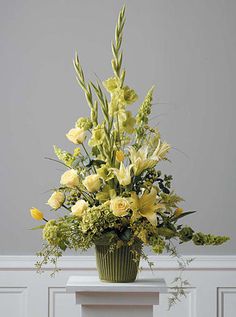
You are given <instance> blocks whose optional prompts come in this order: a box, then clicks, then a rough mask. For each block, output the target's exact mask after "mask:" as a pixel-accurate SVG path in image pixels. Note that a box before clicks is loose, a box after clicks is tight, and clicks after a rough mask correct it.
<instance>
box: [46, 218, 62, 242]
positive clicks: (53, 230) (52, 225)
mask: <svg viewBox="0 0 236 317" xmlns="http://www.w3.org/2000/svg"><path fill="white" fill-rule="evenodd" d="M58 233H59V230H58V226H57V222H56V220H49V221H48V222H47V223H46V225H45V227H44V229H43V239H44V240H47V241H48V243H49V244H52V245H58V242H60V238H59V236H58Z"/></svg>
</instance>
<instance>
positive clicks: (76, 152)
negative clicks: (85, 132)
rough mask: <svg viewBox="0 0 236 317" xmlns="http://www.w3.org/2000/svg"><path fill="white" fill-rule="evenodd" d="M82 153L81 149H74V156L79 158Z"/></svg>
mask: <svg viewBox="0 0 236 317" xmlns="http://www.w3.org/2000/svg"><path fill="white" fill-rule="evenodd" d="M80 152H81V150H80V148H79V147H77V148H76V149H74V154H73V156H79V155H80Z"/></svg>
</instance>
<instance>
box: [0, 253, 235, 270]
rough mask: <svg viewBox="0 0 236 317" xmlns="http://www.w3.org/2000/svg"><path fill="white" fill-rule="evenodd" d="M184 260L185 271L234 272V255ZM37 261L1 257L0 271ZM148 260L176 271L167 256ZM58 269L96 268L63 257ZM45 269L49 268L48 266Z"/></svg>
mask: <svg viewBox="0 0 236 317" xmlns="http://www.w3.org/2000/svg"><path fill="white" fill-rule="evenodd" d="M185 258H188V259H189V258H193V259H194V260H193V261H192V262H191V263H190V265H189V266H188V268H187V270H208V269H209V270H214V269H216V270H219V269H222V270H226V269H229V270H236V256H235V255H219V256H218V255H196V256H194V255H190V256H185ZM36 260H37V257H36V256H31V255H30V256H29V255H25V256H24V255H3V256H0V270H11V269H12V270H15V269H24V270H32V269H34V264H35V262H36ZM149 260H150V261H151V262H153V263H154V269H155V268H157V269H158V270H167V269H171V270H173V269H178V263H177V261H176V260H175V259H174V258H171V257H169V256H150V257H149ZM141 266H142V267H143V268H144V269H148V264H147V263H146V262H144V261H142V263H141ZM59 267H60V268H61V269H64V270H70V269H71V270H74V269H82V270H83V269H86V270H88V269H91V270H94V269H95V268H96V260H95V257H94V256H82V255H79V256H63V257H62V258H61V259H60V261H59ZM47 268H49V269H50V268H51V266H50V265H48V266H47Z"/></svg>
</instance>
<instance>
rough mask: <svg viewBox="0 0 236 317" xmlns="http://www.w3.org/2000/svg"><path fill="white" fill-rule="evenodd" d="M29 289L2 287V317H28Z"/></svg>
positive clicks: (0, 302)
mask: <svg viewBox="0 0 236 317" xmlns="http://www.w3.org/2000/svg"><path fill="white" fill-rule="evenodd" d="M26 293H27V288H26V287H0V316H4V317H11V316H12V317H13V316H14V317H26V316H27V302H26V301H27V296H26Z"/></svg>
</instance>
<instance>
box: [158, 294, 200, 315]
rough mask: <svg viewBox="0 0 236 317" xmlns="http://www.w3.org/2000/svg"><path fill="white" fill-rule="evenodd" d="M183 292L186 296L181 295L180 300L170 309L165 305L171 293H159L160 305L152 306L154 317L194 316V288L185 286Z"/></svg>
mask: <svg viewBox="0 0 236 317" xmlns="http://www.w3.org/2000/svg"><path fill="white" fill-rule="evenodd" d="M185 294H186V297H182V299H181V302H178V304H177V305H175V306H174V307H173V308H171V309H170V310H167V307H168V298H169V297H170V296H171V294H170V293H169V294H161V296H160V306H155V307H154V317H159V316H161V317H176V316H181V317H196V289H195V288H185Z"/></svg>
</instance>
